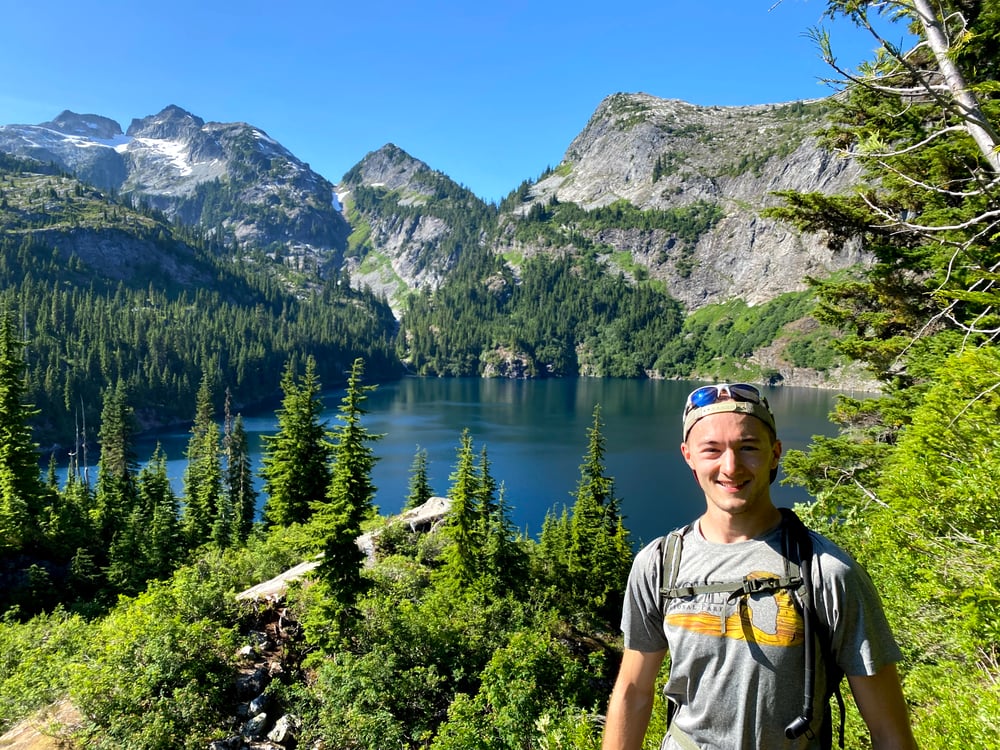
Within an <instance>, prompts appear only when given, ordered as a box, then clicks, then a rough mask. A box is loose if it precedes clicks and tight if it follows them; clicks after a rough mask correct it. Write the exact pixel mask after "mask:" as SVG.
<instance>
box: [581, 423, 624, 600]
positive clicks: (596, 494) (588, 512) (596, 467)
mask: <svg viewBox="0 0 1000 750" xmlns="http://www.w3.org/2000/svg"><path fill="white" fill-rule="evenodd" d="M601 427H602V423H601V407H600V405H598V406H595V407H594V421H593V423H592V425H591V427H590V428H589V429H588V430H587V435H588V437H589V442H588V446H587V454H586V456H585V457H584V462H583V464H582V465H581V466H580V481H579V483H578V484H577V491H576V502H575V503H574V505H573V516H572V521H571V523H570V528H569V556H568V560H567V572H568V573H569V581H570V586H571V588H572V590H573V592H574V594H575V596H576V597H577V600H578V603H579V604H580V605H581V606H584V607H585V608H586V611H587V612H592V613H594V614H597V615H598V616H611V613H612V611H613V610H614V609H615V607H616V602H617V599H616V597H618V596H620V592H621V591H623V590H624V586H625V578H626V577H627V575H628V570H629V567H630V565H631V560H632V552H631V549H630V547H629V544H628V539H627V532H625V529H624V525H623V524H622V519H621V517H620V514H619V510H618V509H619V501H618V499H617V498H616V497H615V492H614V479H612V478H611V477H609V476H607V475H606V474H605V466H604V455H605V439H604V435H603V434H602V432H601Z"/></svg>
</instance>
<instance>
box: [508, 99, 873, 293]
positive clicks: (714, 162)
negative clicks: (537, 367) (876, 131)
mask: <svg viewBox="0 0 1000 750" xmlns="http://www.w3.org/2000/svg"><path fill="white" fill-rule="evenodd" d="M824 112H825V104H824V102H811V103H801V102H799V103H792V104H778V105H758V106H750V107H699V106H695V105H692V104H687V103H685V102H680V101H674V100H666V99H658V98H656V97H653V96H649V95H647V94H614V95H612V96H610V97H608V98H607V99H605V100H604V101H603V102H602V103H601V105H600V106H599V107H598V108H597V110H596V112H595V113H594V115H593V116H592V117H591V119H590V121H589V122H588V123H587V126H586V127H585V128H584V129H583V131H582V132H581V133H580V134H579V135H578V136H577V137H576V138H575V139H574V140H573V142H572V143H571V144H570V145H569V148H567V150H566V153H565V156H564V158H563V162H562V164H561V165H560V167H559V168H558V169H556V170H555V171H554V172H552V173H551V174H549V175H547V176H545V177H544V178H543V179H541V180H539V181H538V182H537V183H536V184H535V185H534V186H533V187H532V189H531V191H530V200H528V201H526V202H525V204H523V205H522V206H521V208H520V211H521V212H522V213H526V212H527V211H528V210H529V209H530V207H531V205H532V204H533V203H535V202H543V203H545V202H549V201H551V200H553V198H555V199H556V200H558V201H561V202H571V203H576V204H578V205H580V206H582V207H584V208H587V209H592V208H596V207H599V206H607V205H609V204H611V203H614V202H615V201H618V200H626V201H628V202H630V203H631V204H633V205H635V206H637V207H639V208H642V209H659V210H670V209H674V208H678V207H683V206H689V205H691V204H692V203H695V202H698V201H702V202H708V203H712V204H715V205H716V206H718V207H719V208H720V209H721V210H722V212H723V214H724V217H723V218H722V219H721V220H720V221H719V222H718V223H717V224H716V225H715V226H714V227H713V228H712V229H711V231H709V232H708V233H706V234H705V235H703V236H702V237H701V238H700V239H699V240H698V242H697V244H696V245H695V246H694V247H693V248H685V249H684V255H683V258H681V257H678V251H679V250H680V248H677V247H676V245H675V244H672V240H673V239H674V238H672V237H671V236H669V235H668V234H666V233H664V232H663V231H661V230H646V231H640V230H629V231H617V232H612V231H605V232H600V233H597V234H596V235H595V237H594V239H596V240H597V241H599V242H601V243H604V244H607V245H609V246H610V247H612V248H614V249H615V250H619V251H620V250H627V251H629V252H630V253H631V255H632V258H633V260H634V261H635V262H636V263H638V264H640V265H642V266H644V267H646V268H647V269H648V271H649V274H650V276H651V277H652V278H657V279H662V280H664V281H665V282H666V283H667V287H668V289H669V290H670V292H671V294H672V295H673V296H675V297H677V298H678V299H679V300H681V301H682V302H683V303H684V304H685V305H686V306H687V307H688V308H689V309H695V308H698V307H700V306H702V305H705V304H709V303H713V302H722V301H724V300H726V299H730V298H733V297H738V298H741V299H744V300H746V301H747V302H748V303H750V304H756V303H760V302H765V301H767V300H769V299H772V298H773V297H775V296H777V295H779V294H781V293H783V292H787V291H793V290H798V289H802V288H804V282H803V280H804V278H805V276H806V275H808V274H816V275H822V274H823V273H825V272H829V271H834V270H837V269H841V268H845V267H848V266H852V265H855V264H858V263H863V262H865V261H866V258H865V256H864V255H863V253H862V252H861V250H860V248H859V247H858V246H857V245H848V246H847V247H846V248H844V249H842V250H839V251H836V252H835V251H832V250H830V249H829V248H828V247H827V246H826V244H825V242H824V239H823V238H822V237H819V236H816V235H808V234H803V233H800V232H798V231H797V230H795V229H793V228H791V227H789V226H787V225H784V224H782V223H779V222H776V221H774V220H771V219H765V218H762V217H761V216H760V211H761V210H762V209H764V208H766V207H768V206H773V205H775V204H776V203H777V202H778V199H777V198H776V197H775V196H774V195H773V193H774V192H775V191H780V190H796V191H803V192H812V191H819V192H823V193H838V192H844V191H847V190H849V189H850V188H851V186H852V185H854V184H855V183H856V182H857V181H858V178H859V171H858V167H857V165H856V164H855V163H854V162H852V161H851V160H848V159H844V158H840V157H837V156H835V155H834V154H832V153H831V152H829V151H827V150H824V149H823V148H822V147H821V146H820V144H819V142H818V141H817V139H816V137H815V135H813V133H814V132H815V131H816V130H817V129H819V128H820V127H821V126H822V124H823V122H824V116H825V115H824ZM680 260H683V262H682V263H681V262H678V261H680Z"/></svg>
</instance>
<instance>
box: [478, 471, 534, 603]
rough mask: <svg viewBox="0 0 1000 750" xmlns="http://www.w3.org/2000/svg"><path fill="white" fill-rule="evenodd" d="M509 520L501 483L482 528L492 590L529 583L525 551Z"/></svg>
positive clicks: (517, 589) (509, 589) (520, 587)
mask: <svg viewBox="0 0 1000 750" xmlns="http://www.w3.org/2000/svg"><path fill="white" fill-rule="evenodd" d="M521 541H522V540H521V536H520V534H519V533H518V531H517V529H516V528H515V527H514V525H513V524H512V523H511V521H510V511H509V509H508V506H507V493H506V488H505V487H504V485H503V484H502V483H501V485H500V487H499V491H498V495H497V501H496V504H495V505H494V509H493V512H492V513H491V514H490V517H489V519H488V523H487V526H486V529H485V541H484V543H483V568H484V571H485V573H486V575H487V578H488V582H489V584H490V585H491V587H492V589H493V590H494V592H495V593H497V594H500V595H504V594H508V593H514V594H518V593H521V592H523V591H524V590H525V589H526V587H527V586H528V585H529V583H528V580H529V578H528V569H529V566H528V555H527V553H526V552H525V550H524V547H523V545H522V543H521Z"/></svg>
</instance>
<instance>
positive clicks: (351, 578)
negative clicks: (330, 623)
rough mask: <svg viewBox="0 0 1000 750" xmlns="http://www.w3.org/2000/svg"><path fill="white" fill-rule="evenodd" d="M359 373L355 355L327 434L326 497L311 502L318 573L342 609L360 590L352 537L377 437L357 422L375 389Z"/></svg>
mask: <svg viewBox="0 0 1000 750" xmlns="http://www.w3.org/2000/svg"><path fill="white" fill-rule="evenodd" d="M363 374H364V362H363V360H361V359H360V358H359V359H355V360H354V363H353V365H352V366H351V374H350V377H349V378H348V381H347V392H346V393H345V394H344V398H343V399H342V401H341V403H340V407H339V414H338V416H337V419H339V420H340V422H341V424H340V425H339V426H337V427H336V428H335V429H334V430H333V431H332V433H331V435H332V437H333V440H334V447H333V476H332V478H331V481H330V488H329V491H328V492H327V495H326V501H325V502H324V503H322V504H317V505H316V523H317V525H318V526H319V528H320V530H321V533H323V534H324V535H325V543H324V546H323V561H322V562H321V563H320V566H319V575H320V578H321V579H322V580H323V582H324V583H325V584H326V586H327V587H328V589H329V591H330V595H331V597H332V598H333V601H334V603H335V604H336V606H337V607H338V608H339V609H340V610H341V611H344V612H346V611H349V610H351V609H352V608H353V606H354V603H355V601H356V600H357V597H358V596H359V595H360V594H361V593H362V592H363V591H364V590H365V588H366V585H365V581H364V578H363V577H362V573H361V566H362V563H363V562H364V554H363V553H362V552H361V550H360V549H359V548H358V545H357V542H356V539H357V538H358V537H359V536H360V535H361V524H362V522H363V521H364V520H365V519H366V518H368V517H369V516H370V515H372V513H373V511H374V507H373V505H372V500H373V499H374V497H375V486H374V485H373V484H372V479H371V471H372V468H373V467H374V465H375V461H376V460H377V459H376V458H375V455H374V453H373V451H372V448H371V446H370V443H372V442H373V441H376V440H378V439H379V438H381V435H373V434H372V433H370V432H368V430H366V429H365V427H364V426H363V425H362V424H361V417H362V416H364V414H366V411H365V410H364V408H363V404H364V402H365V400H366V399H367V396H366V393H368V392H369V391H372V390H374V389H375V386H373V385H363V384H362V382H361V380H362V375H363Z"/></svg>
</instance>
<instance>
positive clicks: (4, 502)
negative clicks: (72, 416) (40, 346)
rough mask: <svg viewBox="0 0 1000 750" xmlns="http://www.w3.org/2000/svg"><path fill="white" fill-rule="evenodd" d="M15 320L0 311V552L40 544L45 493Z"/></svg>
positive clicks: (13, 551) (17, 550) (8, 551)
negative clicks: (32, 433)
mask: <svg viewBox="0 0 1000 750" xmlns="http://www.w3.org/2000/svg"><path fill="white" fill-rule="evenodd" d="M0 310H2V308H0ZM14 326H15V322H14V319H13V317H12V316H11V315H10V313H8V312H6V311H2V312H0V446H2V450H0V555H7V554H12V553H14V554H16V553H19V552H22V551H24V550H26V549H30V548H32V547H33V546H35V545H37V544H38V542H39V541H40V539H39V535H38V528H37V524H36V522H35V519H37V518H38V517H39V516H40V515H41V513H40V511H41V507H42V505H43V503H44V502H45V498H46V494H47V493H46V491H45V490H44V488H43V486H42V482H41V476H40V473H39V471H38V456H37V453H36V446H35V444H34V443H33V442H32V441H31V427H30V424H29V420H30V419H31V417H32V416H33V415H34V414H35V413H36V412H34V411H33V410H32V408H31V406H29V405H28V404H27V403H26V398H27V388H26V384H25V379H24V375H25V369H26V365H25V359H24V346H25V343H24V342H23V341H21V340H20V339H19V338H18V337H17V336H16V334H15V331H16V329H15V327H14Z"/></svg>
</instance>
